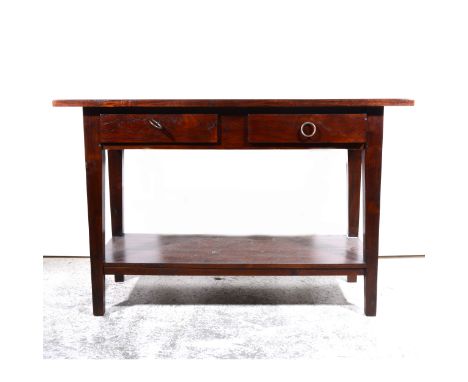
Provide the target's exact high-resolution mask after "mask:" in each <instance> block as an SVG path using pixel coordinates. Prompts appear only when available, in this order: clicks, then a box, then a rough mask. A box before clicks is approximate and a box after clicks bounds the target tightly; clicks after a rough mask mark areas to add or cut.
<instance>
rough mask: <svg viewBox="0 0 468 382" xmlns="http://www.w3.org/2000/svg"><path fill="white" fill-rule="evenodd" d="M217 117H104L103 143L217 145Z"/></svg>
mask: <svg viewBox="0 0 468 382" xmlns="http://www.w3.org/2000/svg"><path fill="white" fill-rule="evenodd" d="M217 125H218V116H217V115H216V114H103V115H101V142H104V143H127V142H128V143H151V142H153V143H158V142H160V143H216V142H217V141H218V129H217Z"/></svg>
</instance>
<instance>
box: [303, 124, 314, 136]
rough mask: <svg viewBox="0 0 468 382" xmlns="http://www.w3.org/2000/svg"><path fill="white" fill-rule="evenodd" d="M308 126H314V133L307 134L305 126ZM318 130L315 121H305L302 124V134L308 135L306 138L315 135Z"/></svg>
mask: <svg viewBox="0 0 468 382" xmlns="http://www.w3.org/2000/svg"><path fill="white" fill-rule="evenodd" d="M307 126H312V129H313V130H312V133H310V134H307V133H306V132H305V131H304V128H305V127H307ZM316 132H317V126H315V123H313V122H304V123H303V124H302V126H301V134H302V135H303V136H304V137H306V138H310V137H313V136H314V135H315V133H316Z"/></svg>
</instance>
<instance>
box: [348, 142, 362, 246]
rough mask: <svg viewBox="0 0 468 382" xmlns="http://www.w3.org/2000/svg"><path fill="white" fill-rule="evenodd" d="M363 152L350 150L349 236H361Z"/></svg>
mask: <svg viewBox="0 0 468 382" xmlns="http://www.w3.org/2000/svg"><path fill="white" fill-rule="evenodd" d="M361 156H362V152H361V150H348V236H349V237H357V236H358V235H359V207H360V197H361V167H362V166H361Z"/></svg>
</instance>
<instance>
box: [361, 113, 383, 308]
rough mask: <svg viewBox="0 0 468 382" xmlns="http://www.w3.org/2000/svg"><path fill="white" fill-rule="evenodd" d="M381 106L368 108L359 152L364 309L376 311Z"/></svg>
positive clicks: (381, 131) (381, 129) (381, 135)
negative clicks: (363, 142)
mask: <svg viewBox="0 0 468 382" xmlns="http://www.w3.org/2000/svg"><path fill="white" fill-rule="evenodd" d="M383 113H384V110H383V108H375V109H372V110H369V115H368V131H367V147H366V149H365V150H364V151H363V162H364V166H363V169H364V171H363V177H364V190H363V191H364V193H363V196H364V198H363V204H364V216H363V218H364V219H363V225H364V260H365V262H366V264H367V270H366V274H365V276H364V297H365V299H364V312H365V314H366V316H375V315H376V313H377V266H378V255H379V221H380V179H381V171H382V139H383Z"/></svg>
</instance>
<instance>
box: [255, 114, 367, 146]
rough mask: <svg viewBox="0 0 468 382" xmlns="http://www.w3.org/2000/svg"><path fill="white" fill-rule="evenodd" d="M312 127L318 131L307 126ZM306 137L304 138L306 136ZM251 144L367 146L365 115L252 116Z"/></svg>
mask: <svg viewBox="0 0 468 382" xmlns="http://www.w3.org/2000/svg"><path fill="white" fill-rule="evenodd" d="M307 122H310V123H313V124H314V125H315V126H316V130H315V133H314V135H313V136H311V137H307V136H306V135H311V134H312V133H313V132H314V130H313V128H312V127H311V126H304V127H303V128H301V127H302V125H303V124H304V123H307ZM303 133H304V134H303ZM247 134H248V138H247V139H248V141H249V142H250V143H310V142H314V143H364V142H365V141H366V115H365V114H250V115H249V116H248V122H247Z"/></svg>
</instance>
